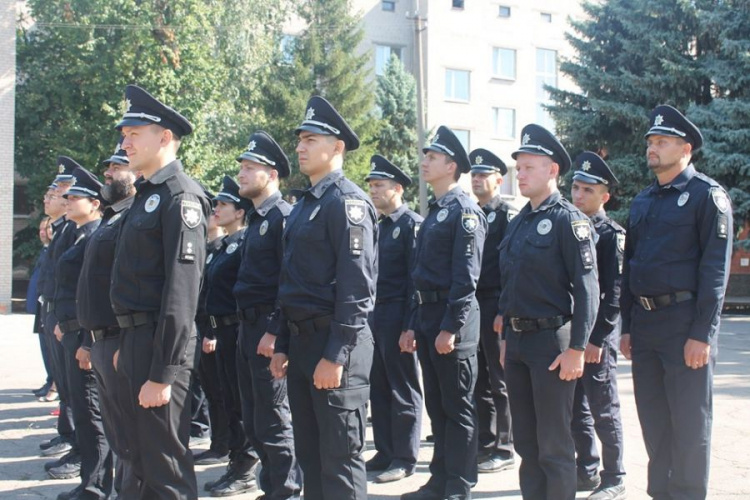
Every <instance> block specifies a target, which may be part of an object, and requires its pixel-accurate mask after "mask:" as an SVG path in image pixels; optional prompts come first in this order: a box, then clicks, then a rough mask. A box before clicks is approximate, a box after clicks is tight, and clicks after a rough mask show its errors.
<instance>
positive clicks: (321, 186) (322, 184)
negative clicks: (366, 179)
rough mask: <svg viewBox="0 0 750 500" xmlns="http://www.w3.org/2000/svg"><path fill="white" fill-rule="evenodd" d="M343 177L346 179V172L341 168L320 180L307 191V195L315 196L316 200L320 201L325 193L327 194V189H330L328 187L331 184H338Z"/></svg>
mask: <svg viewBox="0 0 750 500" xmlns="http://www.w3.org/2000/svg"><path fill="white" fill-rule="evenodd" d="M342 177H344V171H343V170H342V169H340V168H337V169H336V170H334V171H333V172H331V173H330V174H328V175H326V176H325V177H323V178H322V179H320V181H319V182H318V183H317V184H315V185H314V186H310V187H309V188H307V190H306V191H305V194H310V195H312V196H314V197H315V198H318V199H320V197H321V196H323V193H325V192H326V189H328V187H329V186H330V185H331V184H333V183H335V182H337V181H338V180H339V179H341V178H342Z"/></svg>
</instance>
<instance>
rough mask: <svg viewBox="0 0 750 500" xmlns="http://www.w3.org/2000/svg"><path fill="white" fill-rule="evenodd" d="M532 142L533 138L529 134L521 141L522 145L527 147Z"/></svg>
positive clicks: (524, 135)
mask: <svg viewBox="0 0 750 500" xmlns="http://www.w3.org/2000/svg"><path fill="white" fill-rule="evenodd" d="M530 140H531V136H530V135H529V134H523V138H522V139H521V145H522V146H525V145H526V144H528V143H529V141H530Z"/></svg>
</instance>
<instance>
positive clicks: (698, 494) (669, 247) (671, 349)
mask: <svg viewBox="0 0 750 500" xmlns="http://www.w3.org/2000/svg"><path fill="white" fill-rule="evenodd" d="M650 123H651V128H650V129H649V131H648V132H647V133H646V145H647V147H646V156H647V161H648V166H649V168H650V169H651V171H652V172H653V173H654V174H655V175H656V179H655V181H654V182H653V184H651V185H650V186H649V187H648V188H646V189H645V190H643V191H642V192H641V193H640V194H638V196H636V197H635V198H634V199H633V204H632V205H631V207H630V218H629V221H628V233H627V238H626V243H625V269H624V275H623V286H622V299H621V305H622V315H623V326H622V331H623V335H622V340H621V343H620V348H621V350H622V352H623V354H624V355H625V357H627V358H631V357H632V360H633V385H634V390H635V402H636V407H637V409H638V417H639V420H640V422H641V428H642V430H643V438H644V440H645V442H646V450H647V451H648V454H649V464H648V478H649V481H648V490H647V491H648V494H649V495H651V496H652V497H654V498H674V499H677V498H679V499H698V498H701V499H702V498H706V493H707V488H708V467H709V455H710V451H711V450H710V443H711V419H712V405H711V396H712V385H713V369H714V364H715V362H716V349H717V338H718V333H719V318H720V316H719V315H720V314H721V307H722V303H723V300H724V292H725V289H726V285H727V280H728V278H729V265H730V258H731V254H732V235H733V228H732V207H731V202H730V200H729V197H728V196H727V193H726V192H725V191H724V189H723V188H722V187H721V186H720V185H719V184H718V183H717V182H716V181H714V180H713V179H711V178H709V177H707V176H706V175H704V174H702V173H699V172H697V171H696V170H695V167H694V166H693V164H692V163H691V157H692V156H693V154H694V153H695V152H696V151H698V150H699V149H700V148H701V146H702V145H703V137H702V136H701V133H700V130H698V128H697V127H696V126H695V125H694V124H693V123H692V122H690V121H689V120H688V119H687V118H685V117H684V116H683V115H682V114H681V113H680V112H679V111H678V110H676V109H675V108H673V107H671V106H666V105H661V106H657V107H656V108H655V109H654V110H653V111H652V112H651V117H650Z"/></svg>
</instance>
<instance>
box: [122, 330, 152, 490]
mask: <svg viewBox="0 0 750 500" xmlns="http://www.w3.org/2000/svg"><path fill="white" fill-rule="evenodd" d="M136 335H138V332H136V331H135V329H124V330H122V332H121V333H120V341H119V351H120V352H119V356H118V359H117V370H116V375H115V382H116V383H117V391H116V397H117V401H118V403H119V407H120V412H121V415H122V428H121V429H120V434H121V436H122V437H123V440H124V442H126V443H127V444H128V459H129V466H130V467H129V469H130V473H131V474H132V478H133V480H132V482H131V485H132V484H135V485H137V487H138V489H137V490H136V494H135V495H133V496H129V497H124V496H123V498H139V496H140V486H141V481H142V480H143V477H144V474H145V473H144V472H143V461H142V459H141V456H142V450H141V448H140V446H139V445H138V432H137V425H136V416H135V413H136V405H138V393H139V392H140V386H138V388H137V390H136V388H135V385H136V383H135V382H133V381H132V380H131V378H130V375H129V373H132V367H130V365H131V364H132V361H131V360H132V359H133V357H134V356H137V354H136V353H135V352H134V349H135V337H136ZM126 477H127V476H125V475H123V488H125V484H124V482H125V479H126Z"/></svg>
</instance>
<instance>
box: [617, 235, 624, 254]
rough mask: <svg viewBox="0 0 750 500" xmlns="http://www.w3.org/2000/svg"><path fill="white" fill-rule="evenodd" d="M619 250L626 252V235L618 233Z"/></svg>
mask: <svg viewBox="0 0 750 500" xmlns="http://www.w3.org/2000/svg"><path fill="white" fill-rule="evenodd" d="M617 249H618V250H619V251H620V252H624V251H625V233H617Z"/></svg>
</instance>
